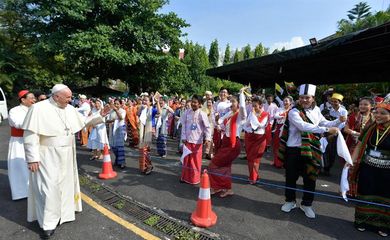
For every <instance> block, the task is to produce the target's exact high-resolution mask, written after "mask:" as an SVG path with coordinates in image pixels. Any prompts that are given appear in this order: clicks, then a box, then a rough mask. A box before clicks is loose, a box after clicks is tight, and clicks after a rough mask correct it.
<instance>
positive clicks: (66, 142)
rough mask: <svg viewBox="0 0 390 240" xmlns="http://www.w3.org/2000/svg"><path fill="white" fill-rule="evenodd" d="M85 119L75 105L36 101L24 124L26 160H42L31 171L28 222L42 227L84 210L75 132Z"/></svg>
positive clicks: (82, 125) (51, 225) (64, 219)
mask: <svg viewBox="0 0 390 240" xmlns="http://www.w3.org/2000/svg"><path fill="white" fill-rule="evenodd" d="M97 119H98V120H97ZM95 120H96V121H95ZM94 121H95V122H94ZM85 122H86V120H85V119H84V118H83V117H82V116H81V115H80V114H79V113H78V112H77V110H76V109H75V108H74V107H73V106H71V105H68V106H67V107H66V108H64V109H62V108H59V107H58V106H57V105H56V103H55V102H54V100H53V99H52V98H49V99H48V100H45V101H42V102H39V103H36V104H34V105H33V106H32V107H31V108H30V109H29V111H28V113H27V116H26V118H25V121H24V123H23V129H24V147H25V152H26V160H27V162H29V163H30V162H39V170H38V171H37V172H35V173H32V172H30V186H29V192H28V211H27V221H29V222H32V221H35V220H38V222H39V225H40V227H41V228H42V229H43V230H52V229H55V228H56V226H57V224H58V223H59V222H60V224H62V223H64V222H69V221H74V220H75V212H76V211H77V212H80V211H81V210H82V208H81V196H80V184H79V177H78V171H77V162H76V144H75V133H77V132H78V131H80V130H81V129H82V128H83V127H84V126H85ZM89 122H90V123H92V124H97V123H101V122H103V119H102V117H101V116H100V115H98V116H96V117H95V119H89Z"/></svg>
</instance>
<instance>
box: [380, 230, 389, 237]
mask: <svg viewBox="0 0 390 240" xmlns="http://www.w3.org/2000/svg"><path fill="white" fill-rule="evenodd" d="M378 234H379V236H381V237H387V236H388V234H387V233H386V232H382V231H378Z"/></svg>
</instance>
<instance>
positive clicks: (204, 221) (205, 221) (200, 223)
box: [191, 211, 218, 228]
mask: <svg viewBox="0 0 390 240" xmlns="http://www.w3.org/2000/svg"><path fill="white" fill-rule="evenodd" d="M217 218H218V217H217V214H215V212H213V211H211V212H210V216H209V217H207V218H200V217H198V215H197V214H196V212H193V213H192V214H191V222H192V223H193V224H194V225H195V226H197V227H203V228H208V227H211V226H213V225H215V224H216V223H217Z"/></svg>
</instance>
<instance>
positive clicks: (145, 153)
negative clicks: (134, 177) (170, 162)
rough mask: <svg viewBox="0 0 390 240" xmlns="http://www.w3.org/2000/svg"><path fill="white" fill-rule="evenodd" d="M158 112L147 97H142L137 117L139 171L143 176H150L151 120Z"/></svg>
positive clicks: (151, 166)
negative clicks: (141, 104)
mask: <svg viewBox="0 0 390 240" xmlns="http://www.w3.org/2000/svg"><path fill="white" fill-rule="evenodd" d="M158 111H159V110H158V109H156V108H153V106H152V103H151V100H150V98H149V96H144V98H143V106H142V107H141V108H140V117H139V150H140V156H139V169H140V171H141V173H143V174H145V175H148V174H150V173H151V172H152V170H153V165H152V161H151V160H150V146H151V144H152V136H153V118H155V116H156V114H157V113H158Z"/></svg>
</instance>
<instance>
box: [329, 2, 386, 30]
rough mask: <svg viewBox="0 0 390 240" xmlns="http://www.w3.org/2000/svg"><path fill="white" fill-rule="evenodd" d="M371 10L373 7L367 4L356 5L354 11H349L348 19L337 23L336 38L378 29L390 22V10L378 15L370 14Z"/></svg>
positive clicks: (380, 12)
mask: <svg viewBox="0 0 390 240" xmlns="http://www.w3.org/2000/svg"><path fill="white" fill-rule="evenodd" d="M370 9H371V7H370V6H369V5H368V4H367V3H359V4H356V5H355V7H354V8H353V9H351V10H350V11H348V13H349V14H348V15H347V16H348V19H341V20H340V21H338V22H337V25H338V30H337V32H336V36H343V35H346V34H348V33H352V32H356V31H359V30H362V29H366V28H370V27H376V26H378V25H381V24H384V23H387V22H389V21H390V8H388V9H387V10H386V11H378V12H376V13H372V12H370Z"/></svg>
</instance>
